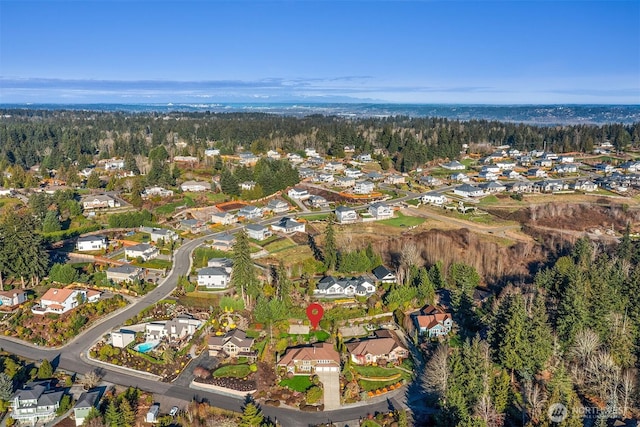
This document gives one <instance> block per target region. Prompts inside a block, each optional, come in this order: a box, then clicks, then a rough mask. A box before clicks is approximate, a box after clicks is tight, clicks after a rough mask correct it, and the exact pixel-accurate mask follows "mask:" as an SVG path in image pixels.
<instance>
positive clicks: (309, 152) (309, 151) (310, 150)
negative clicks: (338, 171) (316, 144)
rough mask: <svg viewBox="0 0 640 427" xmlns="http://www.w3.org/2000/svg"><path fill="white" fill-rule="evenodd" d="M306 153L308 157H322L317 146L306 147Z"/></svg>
mask: <svg viewBox="0 0 640 427" xmlns="http://www.w3.org/2000/svg"><path fill="white" fill-rule="evenodd" d="M304 155H305V156H307V157H320V155H319V154H318V152H317V151H316V149H315V148H305V149H304Z"/></svg>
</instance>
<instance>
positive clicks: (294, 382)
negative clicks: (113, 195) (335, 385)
mask: <svg viewBox="0 0 640 427" xmlns="http://www.w3.org/2000/svg"><path fill="white" fill-rule="evenodd" d="M280 385H281V386H282V387H287V388H289V389H291V390H295V391H299V392H303V391H305V390H307V389H308V388H309V387H311V386H312V385H313V383H312V382H311V380H309V377H308V376H307V375H295V376H294V377H293V378H287V379H284V380H282V381H280Z"/></svg>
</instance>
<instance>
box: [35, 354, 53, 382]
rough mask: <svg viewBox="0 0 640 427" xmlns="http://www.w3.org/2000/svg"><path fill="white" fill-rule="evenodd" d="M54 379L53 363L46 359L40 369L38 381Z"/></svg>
mask: <svg viewBox="0 0 640 427" xmlns="http://www.w3.org/2000/svg"><path fill="white" fill-rule="evenodd" d="M52 377H53V366H51V362H49V361H48V360H47V359H44V360H43V361H42V363H40V366H39V367H38V379H41V380H45V379H48V378H52Z"/></svg>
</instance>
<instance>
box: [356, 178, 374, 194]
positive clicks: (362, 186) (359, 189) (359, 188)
mask: <svg viewBox="0 0 640 427" xmlns="http://www.w3.org/2000/svg"><path fill="white" fill-rule="evenodd" d="M374 188H375V185H374V184H373V182H371V181H361V182H356V185H354V186H353V193H354V194H371V193H372V192H373V190H374Z"/></svg>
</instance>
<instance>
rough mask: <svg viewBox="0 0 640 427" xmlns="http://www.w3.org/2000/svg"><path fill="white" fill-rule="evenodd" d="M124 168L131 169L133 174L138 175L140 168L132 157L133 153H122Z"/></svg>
mask: <svg viewBox="0 0 640 427" xmlns="http://www.w3.org/2000/svg"><path fill="white" fill-rule="evenodd" d="M124 168H125V170H128V171H131V172H133V173H134V175H140V169H139V168H138V163H136V159H135V158H134V157H133V154H131V153H127V154H125V155H124Z"/></svg>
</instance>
